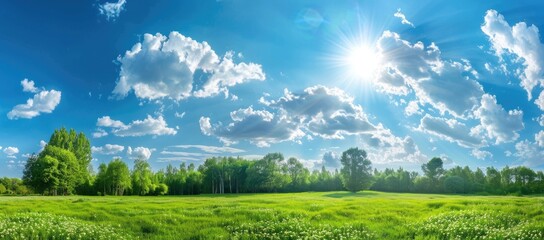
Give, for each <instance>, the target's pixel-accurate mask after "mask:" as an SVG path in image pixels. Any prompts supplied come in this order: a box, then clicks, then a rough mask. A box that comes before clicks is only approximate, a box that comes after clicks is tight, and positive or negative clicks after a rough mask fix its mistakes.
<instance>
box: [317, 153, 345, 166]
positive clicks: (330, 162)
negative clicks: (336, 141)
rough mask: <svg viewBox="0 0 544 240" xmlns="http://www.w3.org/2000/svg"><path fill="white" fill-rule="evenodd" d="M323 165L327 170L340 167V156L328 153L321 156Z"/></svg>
mask: <svg viewBox="0 0 544 240" xmlns="http://www.w3.org/2000/svg"><path fill="white" fill-rule="evenodd" d="M322 161H323V164H324V166H325V167H328V168H339V167H340V166H341V165H340V156H339V155H338V153H336V152H333V151H329V152H326V153H324V154H323V158H322Z"/></svg>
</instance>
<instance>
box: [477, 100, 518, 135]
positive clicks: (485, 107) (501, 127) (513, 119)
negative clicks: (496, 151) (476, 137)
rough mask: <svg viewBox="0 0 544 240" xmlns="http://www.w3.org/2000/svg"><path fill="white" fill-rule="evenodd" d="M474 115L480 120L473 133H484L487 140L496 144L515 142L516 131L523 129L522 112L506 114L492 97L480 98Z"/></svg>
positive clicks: (512, 111) (511, 111) (516, 111)
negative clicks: (493, 140) (479, 103)
mask: <svg viewBox="0 0 544 240" xmlns="http://www.w3.org/2000/svg"><path fill="white" fill-rule="evenodd" d="M474 115H475V116H476V117H477V118H479V119H480V125H479V126H477V127H476V128H475V129H474V130H473V132H474V131H476V132H484V133H485V135H486V136H487V137H488V138H489V139H495V143H496V144H500V143H505V142H512V141H515V140H517V139H518V137H519V134H518V131H520V130H522V129H523V128H524V126H523V112H522V111H521V110H518V109H516V110H510V111H508V112H506V111H505V110H504V108H502V106H501V105H500V104H497V99H496V98H495V96H493V95H489V94H484V95H483V96H482V100H481V105H480V107H479V108H478V109H477V110H476V111H475V112H474Z"/></svg>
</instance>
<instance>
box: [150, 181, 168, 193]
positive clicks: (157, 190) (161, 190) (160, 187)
mask: <svg viewBox="0 0 544 240" xmlns="http://www.w3.org/2000/svg"><path fill="white" fill-rule="evenodd" d="M167 193H168V186H167V185H166V184H164V183H160V184H158V185H157V187H156V188H155V191H154V192H153V194H154V195H165V194H167Z"/></svg>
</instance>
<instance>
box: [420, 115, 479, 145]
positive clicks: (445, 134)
mask: <svg viewBox="0 0 544 240" xmlns="http://www.w3.org/2000/svg"><path fill="white" fill-rule="evenodd" d="M417 130H419V131H422V132H425V133H428V134H431V135H434V136H437V137H439V138H441V139H443V140H447V141H449V142H456V143H457V144H459V145H460V146H463V147H467V148H474V147H481V146H483V145H484V143H485V141H483V139H481V138H480V137H478V136H475V135H473V134H470V133H471V129H470V128H469V127H467V126H466V125H465V124H463V123H461V122H459V121H457V120H455V119H446V118H438V117H432V116H430V115H428V114H427V115H425V116H424V117H423V118H422V119H421V121H420V124H419V127H418V129H417Z"/></svg>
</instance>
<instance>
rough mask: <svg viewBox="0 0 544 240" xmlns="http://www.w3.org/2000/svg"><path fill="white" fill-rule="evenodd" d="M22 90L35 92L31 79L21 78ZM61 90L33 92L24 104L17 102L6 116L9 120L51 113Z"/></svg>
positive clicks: (59, 97) (58, 100) (57, 103)
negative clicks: (32, 95)
mask: <svg viewBox="0 0 544 240" xmlns="http://www.w3.org/2000/svg"><path fill="white" fill-rule="evenodd" d="M21 85H22V86H23V92H37V91H38V89H37V88H36V87H35V86H34V82H33V81H29V80H28V79H23V80H22V81H21ZM60 99H61V92H60V91H56V90H50V91H47V90H42V91H40V92H37V93H36V94H34V97H33V98H30V99H28V100H26V103H25V104H19V105H16V106H15V107H13V109H11V111H9V112H8V114H7V116H8V118H9V119H11V120H16V119H19V118H26V119H31V118H34V117H37V116H39V115H40V114H41V113H52V112H53V110H55V108H56V107H57V105H59V103H60Z"/></svg>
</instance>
